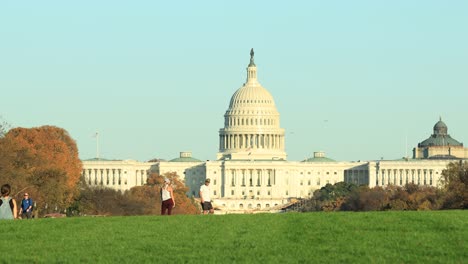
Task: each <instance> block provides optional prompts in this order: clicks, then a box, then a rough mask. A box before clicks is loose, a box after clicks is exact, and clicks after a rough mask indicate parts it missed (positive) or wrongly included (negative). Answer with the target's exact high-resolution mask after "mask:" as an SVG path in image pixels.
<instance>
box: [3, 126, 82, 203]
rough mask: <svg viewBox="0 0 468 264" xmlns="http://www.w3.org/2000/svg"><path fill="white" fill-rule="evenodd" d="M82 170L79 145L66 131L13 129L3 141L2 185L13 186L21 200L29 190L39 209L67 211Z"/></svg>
mask: <svg viewBox="0 0 468 264" xmlns="http://www.w3.org/2000/svg"><path fill="white" fill-rule="evenodd" d="M81 170H82V164H81V161H80V159H79V157H78V148H77V146H76V142H75V141H74V140H73V139H72V138H71V137H70V135H69V134H68V132H67V131H65V130H64V129H62V128H58V127H54V126H42V127H36V128H13V129H11V130H9V131H8V132H7V133H5V134H4V136H3V137H2V138H0V173H1V174H0V175H1V182H2V183H3V182H8V183H10V184H11V185H12V186H13V188H14V194H16V195H17V197H16V198H17V199H18V200H19V199H21V192H23V191H27V192H29V193H30V195H31V197H32V198H33V199H34V200H35V201H36V202H37V203H38V206H40V205H42V206H44V205H45V204H48V205H49V207H58V208H60V209H63V208H66V207H67V206H68V205H69V204H70V203H71V202H72V201H73V197H74V196H75V195H76V194H77V183H78V180H79V178H80V174H81ZM15 192H16V193H15Z"/></svg>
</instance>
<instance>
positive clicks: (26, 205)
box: [19, 193, 33, 219]
mask: <svg viewBox="0 0 468 264" xmlns="http://www.w3.org/2000/svg"><path fill="white" fill-rule="evenodd" d="M32 211H33V200H32V199H31V198H29V194H28V193H24V196H23V200H21V208H20V213H19V214H20V215H21V217H22V218H24V217H23V215H26V218H27V219H31V218H32Z"/></svg>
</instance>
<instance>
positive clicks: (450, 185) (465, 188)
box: [441, 161, 468, 209]
mask: <svg viewBox="0 0 468 264" xmlns="http://www.w3.org/2000/svg"><path fill="white" fill-rule="evenodd" d="M441 184H442V186H443V192H444V193H443V202H442V208H443V209H467V208H468V162H467V161H465V162H462V161H460V162H451V163H449V164H448V165H447V168H446V169H445V170H443V171H442V177H441Z"/></svg>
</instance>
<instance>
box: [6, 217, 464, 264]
mask: <svg viewBox="0 0 468 264" xmlns="http://www.w3.org/2000/svg"><path fill="white" fill-rule="evenodd" d="M0 232H1V234H2V239H1V241H0V249H1V251H2V253H1V258H0V262H1V263H15V262H23V261H32V262H34V263H51V262H52V263H55V262H61V263H64V262H65V263H70V262H76V263H78V262H80V263H83V262H87V263H95V262H101V263H119V262H120V263H139V262H144V263H150V262H151V263H154V262H158V263H165V262H169V263H172V262H176V263H181V262H184V263H186V262H189V263H224V262H228V263H231V262H242V263H245V262H249V263H356V262H360V263H463V262H464V263H466V261H467V260H468V243H467V240H468V212H467V211H424V212H421V211H420V212H415V211H412V212H363V213H350V212H349V213H304V214H300V213H286V214H257V215H222V216H221V215H208V216H204V215H175V216H170V217H161V216H135V217H94V218H92V217H89V218H86V217H82V218H62V219H38V220H29V221H28V220H21V221H2V222H0Z"/></svg>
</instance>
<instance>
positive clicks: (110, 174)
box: [82, 168, 148, 186]
mask: <svg viewBox="0 0 468 264" xmlns="http://www.w3.org/2000/svg"><path fill="white" fill-rule="evenodd" d="M147 174H148V172H147V171H146V170H135V174H134V177H131V176H130V175H128V173H127V171H126V170H123V169H115V168H106V169H97V168H95V169H83V172H82V176H83V177H84V179H85V181H86V183H87V184H88V185H90V186H123V185H128V184H130V185H131V186H139V185H143V184H145V183H146V178H147ZM131 178H133V179H131ZM132 181H133V182H132Z"/></svg>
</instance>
